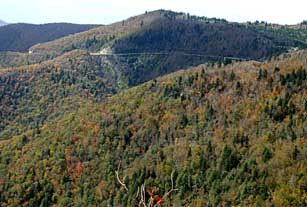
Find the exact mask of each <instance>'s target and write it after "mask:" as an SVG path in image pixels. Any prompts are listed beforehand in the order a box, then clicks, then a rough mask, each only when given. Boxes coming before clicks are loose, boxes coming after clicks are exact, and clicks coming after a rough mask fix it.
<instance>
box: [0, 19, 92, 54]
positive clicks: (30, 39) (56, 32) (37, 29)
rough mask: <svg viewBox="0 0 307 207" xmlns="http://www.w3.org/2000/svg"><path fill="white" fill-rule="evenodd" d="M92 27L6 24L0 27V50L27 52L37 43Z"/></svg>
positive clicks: (55, 24)
mask: <svg viewBox="0 0 307 207" xmlns="http://www.w3.org/2000/svg"><path fill="white" fill-rule="evenodd" d="M94 27H97V25H78V24H68V23H54V24H41V25H35V24H23V23H19V24H10V25H6V26H4V27H0V51H12V52H27V50H28V49H29V48H30V47H32V46H33V45H36V44H38V43H43V42H48V41H52V40H55V39H58V38H61V37H64V36H67V35H70V34H75V33H79V32H83V31H86V30H89V29H92V28H94Z"/></svg>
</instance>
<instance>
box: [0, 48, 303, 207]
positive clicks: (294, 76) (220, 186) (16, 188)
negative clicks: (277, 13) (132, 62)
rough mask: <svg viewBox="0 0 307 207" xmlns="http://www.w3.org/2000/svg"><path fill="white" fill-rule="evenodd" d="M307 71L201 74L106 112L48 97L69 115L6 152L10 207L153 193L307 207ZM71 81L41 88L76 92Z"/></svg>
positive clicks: (283, 61) (4, 180) (158, 86)
mask: <svg viewBox="0 0 307 207" xmlns="http://www.w3.org/2000/svg"><path fill="white" fill-rule="evenodd" d="M306 61H307V51H301V52H296V53H291V54H285V55H282V56H279V57H276V58H274V59H272V60H271V61H269V62H264V63H258V62H254V61H250V62H241V63H235V64H229V65H227V66H225V67H214V68H212V67H207V66H204V65H200V66H198V67H197V68H192V69H190V70H186V71H179V72H176V73H174V74H170V75H168V76H164V77H161V78H158V79H154V80H151V81H149V82H147V83H145V84H143V85H140V86H137V87H135V88H132V89H128V90H126V91H123V92H120V93H119V94H118V95H115V96H114V97H110V98H107V99H105V100H103V101H102V102H99V103H98V102H93V101H91V99H89V98H85V97H84V96H82V94H81V96H80V95H79V96H74V98H73V99H72V98H69V97H68V98H64V97H65V95H64V97H63V98H62V101H61V103H60V104H57V103H58V102H53V100H51V97H50V96H49V97H48V95H45V99H44V102H42V104H46V103H49V102H51V103H54V108H53V110H57V111H59V113H61V115H60V116H58V117H56V118H55V119H54V120H52V121H49V122H43V124H42V125H38V127H37V128H33V129H30V130H28V131H26V132H25V133H21V134H20V135H18V136H14V137H12V138H11V139H10V140H8V141H2V142H1V143H0V149H1V150H0V153H1V156H0V166H1V168H0V169H1V170H0V179H1V183H0V187H1V188H0V189H1V194H0V200H1V201H2V204H3V205H4V206H40V205H41V206H52V205H55V206H136V205H137V204H138V203H139V201H142V199H141V197H140V189H141V185H142V184H144V183H145V187H144V188H142V189H144V191H142V192H144V194H145V198H144V199H143V201H144V202H149V200H150V199H152V200H153V202H154V203H157V202H160V204H161V205H160V206H162V205H163V206H306V205H307V197H306V193H307V190H306V182H307V174H306V172H307V165H306V156H307V154H306V153H307V151H306V130H307V129H306V126H307V125H306V124H307V123H306V120H307V119H306V118H307V117H306V110H307V108H306V106H307V99H306V93H307V91H306V86H307V85H306V84H307V72H306V69H307V68H306V65H307V62H306ZM53 70H55V69H53ZM50 71H52V69H50V70H47V71H46V74H49V73H50ZM40 73H42V71H41V72H40ZM62 73H64V74H65V71H63V72H62ZM23 74H24V75H25V74H26V71H24V72H23ZM60 74H61V71H58V76H56V77H53V78H52V77H49V75H48V76H47V75H46V76H42V77H36V76H35V77H33V78H31V79H35V78H40V79H42V82H43V80H45V81H46V80H50V79H51V80H53V81H57V82H61V83H62V84H65V82H69V81H72V82H74V80H73V79H72V77H74V76H73V75H72V76H71V78H67V76H66V75H60ZM43 78H44V79H43ZM24 79H26V78H24ZM77 79H78V78H77ZM31 81H32V80H28V81H26V82H27V83H28V84H31ZM75 82H78V80H75ZM27 86H28V87H29V88H30V85H27ZM15 87H18V86H16V85H15ZM71 87H73V83H72V84H71ZM54 89H56V88H54ZM56 91H58V92H59V93H63V94H65V92H68V91H70V89H69V88H66V87H65V88H63V89H59V90H56ZM61 91H62V92H61ZM53 94H54V96H56V95H57V94H55V93H53ZM84 95H85V94H84ZM66 97H67V96H66ZM116 173H118V177H117V174H116ZM123 177H125V179H123ZM171 180H173V182H172V181H171ZM119 181H123V182H124V186H125V188H126V190H125V188H124V187H123V186H122V185H121V184H120V182H119ZM172 183H173V190H172V191H170V190H171V189H172ZM138 192H139V193H138ZM167 192H170V193H169V194H168V195H167V196H166V197H164V198H162V196H163V195H164V194H165V193H167ZM158 206H159V205H158Z"/></svg>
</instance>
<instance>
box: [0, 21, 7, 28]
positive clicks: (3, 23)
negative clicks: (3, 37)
mask: <svg viewBox="0 0 307 207" xmlns="http://www.w3.org/2000/svg"><path fill="white" fill-rule="evenodd" d="M4 25H7V23H6V22H5V21H3V20H1V19H0V27H1V26H4Z"/></svg>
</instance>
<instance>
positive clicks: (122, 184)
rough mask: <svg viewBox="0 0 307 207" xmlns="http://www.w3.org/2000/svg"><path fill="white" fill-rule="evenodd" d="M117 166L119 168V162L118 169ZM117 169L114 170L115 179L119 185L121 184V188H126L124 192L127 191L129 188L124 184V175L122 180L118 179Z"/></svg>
mask: <svg viewBox="0 0 307 207" xmlns="http://www.w3.org/2000/svg"><path fill="white" fill-rule="evenodd" d="M119 168H120V164H119V165H118V170H119ZM118 170H115V174H116V178H117V181H118V182H119V184H120V185H121V186H123V188H124V189H125V190H126V192H128V191H129V190H128V188H127V186H126V184H125V178H126V176H125V177H124V178H123V180H120V178H119V173H118Z"/></svg>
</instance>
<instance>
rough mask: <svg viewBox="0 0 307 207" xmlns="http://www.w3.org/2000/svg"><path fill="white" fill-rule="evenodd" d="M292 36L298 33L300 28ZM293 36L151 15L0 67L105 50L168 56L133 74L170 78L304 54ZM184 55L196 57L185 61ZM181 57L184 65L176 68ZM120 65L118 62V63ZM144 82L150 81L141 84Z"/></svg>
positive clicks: (50, 45)
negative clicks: (236, 62) (236, 61)
mask: <svg viewBox="0 0 307 207" xmlns="http://www.w3.org/2000/svg"><path fill="white" fill-rule="evenodd" d="M279 31H281V32H279ZM291 31H292V30H291ZM295 31H297V33H300V32H304V30H303V28H302V29H297V30H295ZM297 33H295V35H292V33H291V32H288V33H287V32H285V31H284V30H282V28H278V29H275V30H273V29H271V27H268V26H267V27H264V26H263V27H262V26H257V25H245V24H239V23H232V22H227V21H226V20H223V19H215V18H213V19H209V18H206V17H198V16H191V15H188V14H184V13H176V12H172V11H165V10H157V11H153V12H148V13H145V14H142V15H139V16H135V17H132V18H129V19H127V20H123V21H120V22H117V23H114V24H110V25H106V26H101V27H97V28H94V29H91V30H89V31H85V32H81V33H77V34H74V35H70V36H65V37H63V38H60V39H57V40H55V41H50V42H47V43H42V44H38V45H35V46H33V47H31V48H30V49H29V51H31V54H19V53H14V54H12V53H10V54H7V53H5V54H0V67H12V66H20V65H25V64H33V63H38V62H41V61H44V60H48V59H52V58H55V57H57V56H59V55H62V54H64V53H66V52H69V51H72V50H75V49H82V50H86V51H90V52H99V51H100V50H102V49H104V48H110V49H111V51H113V52H115V53H122V52H123V53H127V52H137V53H140V52H141V53H142V52H150V53H157V52H158V53H170V54H167V55H161V56H159V57H157V55H155V56H154V60H151V59H150V58H149V59H146V61H148V62H157V61H158V62H159V63H158V64H156V65H159V67H158V68H151V67H150V69H149V70H148V71H136V73H135V74H137V73H143V74H145V73H146V72H149V73H150V71H154V72H155V71H156V70H161V71H163V70H167V71H166V72H170V71H175V70H177V69H178V68H186V67H188V66H191V65H198V64H200V63H202V62H205V61H208V59H209V60H214V61H217V60H223V59H224V57H226V56H230V57H235V58H242V59H247V60H248V59H253V60H262V59H265V58H267V57H270V56H272V55H276V54H279V53H281V52H286V51H288V50H289V49H291V48H296V47H299V48H306V47H307V43H306V41H305V39H304V37H300V36H298V35H297ZM290 34H291V35H290ZM185 53H188V54H191V53H192V54H198V55H200V56H198V57H195V56H191V55H188V56H187V55H186V54H185ZM7 56H9V58H7ZM25 57H26V58H25ZM183 57H184V59H185V60H184V61H182V62H180V61H179V62H178V60H181V59H182V58H183ZM126 59H127V58H124V61H125V60H126ZM8 60H9V61H8ZM142 61H143V58H142V59H141V60H140V59H139V56H135V61H133V60H130V61H129V64H130V65H135V64H138V63H140V62H142ZM124 64H126V63H124ZM139 68H140V67H139ZM150 78H152V76H151V77H148V78H147V79H146V80H149V79H150ZM132 82H134V81H133V80H132ZM137 83H139V82H137ZM132 85H133V84H132Z"/></svg>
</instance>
